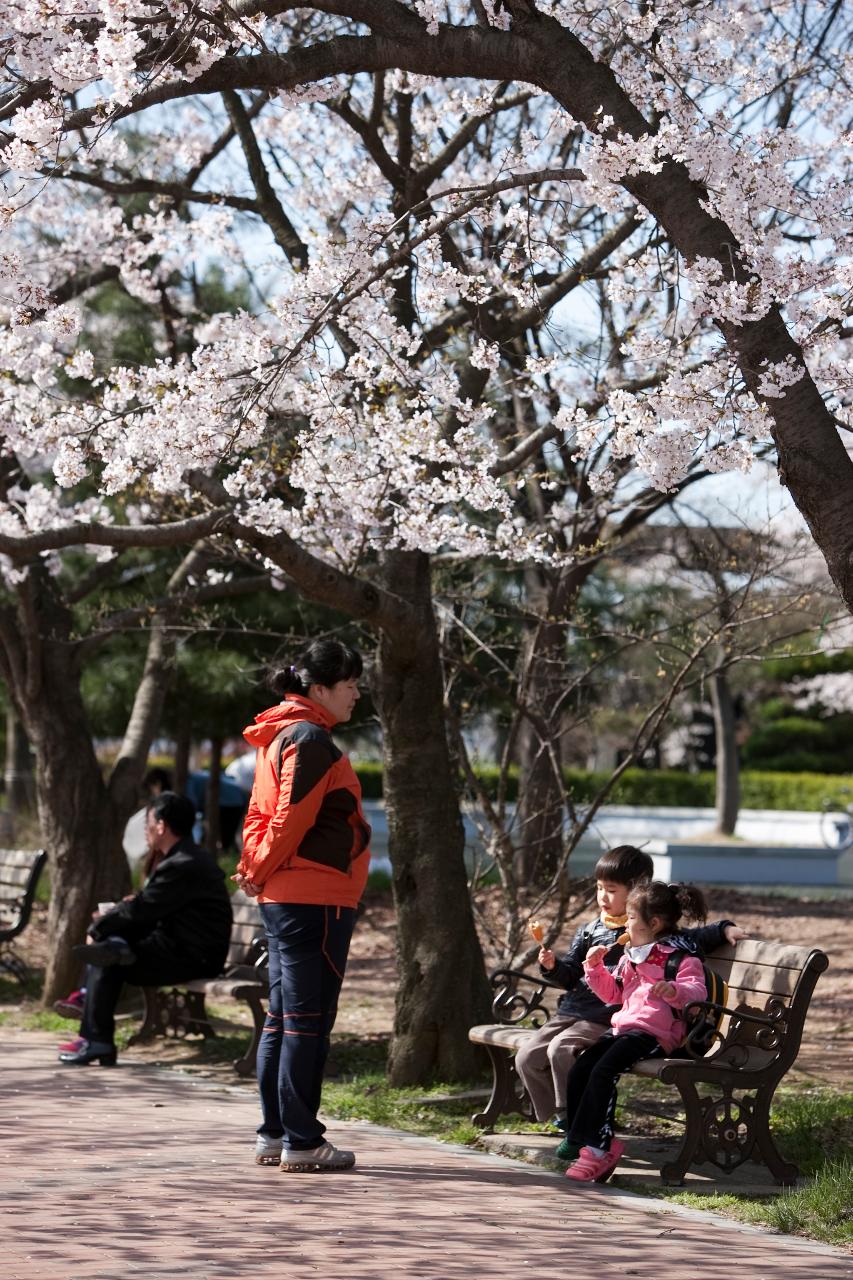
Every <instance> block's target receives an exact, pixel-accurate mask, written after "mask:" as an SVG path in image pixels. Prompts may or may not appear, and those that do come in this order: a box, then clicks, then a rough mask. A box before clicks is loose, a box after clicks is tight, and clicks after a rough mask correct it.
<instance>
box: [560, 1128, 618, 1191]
mask: <svg viewBox="0 0 853 1280" xmlns="http://www.w3.org/2000/svg"><path fill="white" fill-rule="evenodd" d="M624 1152H625V1143H624V1142H620V1141H619V1139H618V1138H614V1139H613V1141H612V1142H611V1144H610V1150H609V1151H605V1153H604V1155H603V1156H597V1155H595V1153H594V1152H593V1150H592V1147H581V1153H580V1155H579V1156H578V1158H577V1160H576V1161H575V1162H574V1164H571V1165H569V1167H568V1169H567V1170H566V1177H567V1178H573V1179H574V1181H575V1182H606V1181H607V1179H608V1178H609V1177H610V1175H611V1173H612V1172H613V1170H614V1169H615V1168H616V1166H617V1164H618V1163H619V1161H620V1160H621V1158H622V1156H623V1155H624Z"/></svg>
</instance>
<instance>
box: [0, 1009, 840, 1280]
mask: <svg viewBox="0 0 853 1280" xmlns="http://www.w3.org/2000/svg"><path fill="white" fill-rule="evenodd" d="M54 1043H55V1038H54V1037H51V1036H46V1035H40V1034H36V1033H20V1032H13V1031H11V1030H8V1029H5V1028H0V1054H2V1058H0V1061H2V1066H1V1067H0V1098H2V1120H0V1136H2V1146H0V1223H2V1227H3V1230H2V1234H0V1241H2V1243H0V1275H2V1276H3V1277H4V1280H18V1277H20V1278H21V1280H130V1277H143V1278H144V1280H172V1278H173V1277H182V1280H207V1278H208V1277H209V1278H210V1280H242V1278H243V1277H245V1278H246V1280H266V1278H267V1277H269V1278H272V1277H277V1280H290V1278H291V1277H297V1276H298V1277H302V1276H314V1275H322V1276H324V1277H328V1280H385V1277H406V1278H411V1280H420V1278H421V1277H424V1280H427V1278H430V1280H432V1278H436V1280H457V1278H458V1280H461V1278H462V1277H465V1280H482V1278H486V1277H487V1278H488V1280H510V1277H511V1278H512V1280H520V1278H521V1277H531V1280H562V1278H563V1277H566V1278H572V1277H578V1278H581V1277H588V1276H589V1277H594V1278H595V1280H623V1278H624V1277H630V1276H633V1277H638V1278H639V1280H652V1277H655V1278H658V1277H659V1278H660V1280H685V1278H692V1277H696V1278H697V1280H741V1278H742V1280H752V1278H753V1277H756V1278H757V1277H761V1280H788V1278H790V1280H851V1278H853V1257H850V1256H848V1255H845V1254H842V1253H839V1252H837V1251H834V1250H830V1249H824V1248H822V1247H821V1246H819V1245H809V1244H808V1243H805V1242H801V1241H797V1240H793V1239H791V1238H790V1237H782V1236H774V1235H770V1234H767V1233H764V1232H759V1231H755V1230H751V1229H749V1228H741V1227H737V1226H735V1225H733V1224H731V1223H728V1222H725V1223H724V1222H722V1221H721V1220H720V1219H717V1218H713V1217H711V1216H710V1215H708V1214H701V1213H691V1212H689V1211H684V1210H677V1209H675V1208H665V1207H663V1205H662V1204H661V1202H659V1201H654V1200H644V1199H641V1198H639V1197H636V1196H631V1195H629V1194H627V1193H625V1192H619V1191H616V1190H613V1189H611V1188H607V1187H592V1188H585V1187H574V1186H572V1184H571V1183H569V1182H567V1181H566V1179H565V1178H562V1177H559V1176H555V1175H553V1174H549V1173H546V1172H543V1171H542V1170H538V1169H530V1168H527V1167H525V1166H523V1165H519V1164H516V1163H514V1162H511V1161H507V1160H504V1159H502V1158H500V1157H498V1156H490V1155H480V1154H477V1153H475V1152H471V1151H468V1150H465V1149H463V1148H457V1147H448V1146H445V1145H443V1144H440V1143H435V1142H431V1141H429V1140H426V1139H420V1138H413V1137H410V1136H407V1135H402V1134H397V1133H393V1132H391V1131H387V1130H381V1129H377V1128H374V1127H373V1126H370V1125H363V1124H352V1125H342V1124H337V1123H336V1124H334V1125H332V1127H331V1129H330V1137H331V1138H332V1139H333V1140H334V1141H336V1142H338V1143H339V1144H341V1145H350V1146H352V1147H353V1148H355V1150H356V1151H357V1153H358V1160H359V1164H358V1167H357V1168H356V1170H354V1171H353V1172H352V1173H345V1174H322V1175H316V1174H303V1175H295V1174H291V1175H283V1174H281V1173H280V1172H279V1171H278V1170H277V1169H276V1168H259V1167H258V1166H256V1165H255V1164H254V1163H253V1162H252V1155H251V1146H252V1143H253V1141H254V1127H255V1124H256V1123H257V1117H256V1107H255V1102H254V1099H253V1097H252V1096H251V1094H249V1093H247V1092H246V1091H244V1090H242V1089H226V1088H223V1087H221V1086H216V1085H211V1084H208V1083H205V1082H202V1081H196V1080H193V1079H192V1078H191V1077H186V1076H183V1077H182V1076H179V1075H177V1074H174V1073H166V1072H162V1071H157V1070H155V1069H152V1068H148V1067H144V1066H131V1065H125V1066H119V1067H118V1068H117V1069H115V1070H105V1069H102V1068H98V1067H89V1068H85V1069H69V1068H61V1067H59V1066H58V1065H57V1064H56V1063H55V1061H54V1059H53V1055H54V1053H55V1048H54Z"/></svg>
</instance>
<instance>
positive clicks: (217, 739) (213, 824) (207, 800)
mask: <svg viewBox="0 0 853 1280" xmlns="http://www.w3.org/2000/svg"><path fill="white" fill-rule="evenodd" d="M223 741H224V739H223V736H222V734H221V733H220V734H212V735H211V739H210V769H209V771H208V775H207V787H206V788H205V794H204V844H205V847H206V848H207V849H208V850H209V851H210V852H211V853H212V854H213V856H214V857H216V856H217V855H218V854H219V853H221V851H222V833H221V830H220V825H219V779H220V778H221V776H222V744H223Z"/></svg>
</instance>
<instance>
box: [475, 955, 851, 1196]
mask: <svg viewBox="0 0 853 1280" xmlns="http://www.w3.org/2000/svg"><path fill="white" fill-rule="evenodd" d="M706 963H707V964H708V967H709V968H712V969H714V970H715V971H716V972H717V973H718V974H719V975H720V976H721V977H722V978H723V979H724V980H725V981H726V982H727V983H728V988H729V992H728V1001H727V1005H726V1013H725V1016H724V1018H723V1020H722V1022H721V1023H720V1027H719V1032H718V1035H717V1039H716V1042H715V1043H714V1044H713V1045H712V1047H711V1048H710V1049H709V1050H708V1053H707V1054H706V1055H705V1056H698V1055H694V1054H692V1053H691V1050H690V1046H689V1044H688V1045H687V1046H686V1047H685V1049H684V1050H682V1051H681V1052H682V1054H683V1055H684V1056H679V1057H672V1058H646V1059H644V1060H643V1061H642V1062H638V1063H637V1064H636V1066H635V1067H634V1068H633V1071H634V1073H635V1074H637V1075H642V1076H651V1077H654V1078H655V1079H657V1080H660V1081H662V1082H663V1083H664V1084H670V1085H674V1086H675V1087H676V1088H677V1089H678V1091H679V1093H680V1095H681V1100H682V1103H683V1106H684V1112H685V1126H684V1138H683V1141H682V1144H681V1149H680V1151H679V1152H678V1155H677V1156H676V1158H675V1160H674V1161H672V1162H671V1163H669V1164H665V1165H664V1166H663V1167H662V1169H661V1171H660V1176H661V1180H662V1181H663V1182H664V1183H667V1184H670V1185H675V1184H679V1183H682V1182H683V1181H684V1175H685V1173H686V1172H687V1170H688V1169H689V1168H690V1166H691V1165H700V1164H704V1163H705V1162H710V1163H711V1164H712V1165H715V1166H716V1168H718V1169H720V1170H721V1171H722V1172H723V1173H732V1171H733V1170H735V1169H737V1168H738V1167H739V1166H740V1165H742V1164H743V1163H744V1162H745V1161H747V1160H754V1161H756V1162H757V1163H759V1164H761V1163H763V1164H764V1165H766V1166H767V1168H768V1169H769V1170H770V1172H771V1173H772V1174H773V1177H774V1178H775V1179H776V1181H777V1182H779V1183H781V1184H783V1185H790V1184H791V1183H793V1182H795V1181H796V1179H797V1177H798V1175H799V1170H798V1168H797V1166H796V1165H794V1164H791V1163H790V1162H789V1161H786V1160H783V1159H782V1157H781V1155H780V1154H779V1151H778V1150H777V1147H776V1144H775V1142H774V1141H773V1138H772V1136H771V1134H770V1123H769V1121H770V1104H771V1101H772V1099H773V1094H774V1093H775V1091H776V1086H777V1085H778V1084H779V1081H780V1080H781V1079H782V1077H783V1076H784V1075H785V1073H786V1072H787V1071H788V1070H789V1069H790V1067H791V1066H792V1065H793V1063H794V1062H795V1060H796V1057H797V1054H798V1052H799V1048H800V1041H801V1038H802V1031H803V1023H804V1022H805V1018H806V1012H807V1011H808V1007H809V1002H810V1000H811V997H812V992H813V991H814V989H815V984H816V983H817V980H818V978H819V977H820V975H821V974H822V973H823V971H824V970H825V969H826V968H827V966H828V964H829V960H828V959H827V957H826V956H825V955H824V953H823V952H822V951H817V950H809V949H808V948H805V947H792V946H788V945H787V944H785V943H776V942H758V941H755V940H754V939H744V940H743V941H741V942H738V943H737V944H736V946H734V947H732V946H725V947H721V948H720V949H719V950H717V951H715V952H713V953H712V954H711V955H710V956H708V957H707V960H706ZM491 982H492V987H493V988H494V990H495V992H496V994H495V999H494V1001H493V1003H492V1011H493V1013H494V1015H495V1017H496V1018H497V1019H498V1020H499V1021H498V1022H497V1023H495V1024H489V1025H486V1026H480V1027H472V1028H471V1030H470V1032H469V1033H468V1034H469V1038H470V1039H471V1040H472V1041H473V1042H474V1043H475V1044H482V1045H484V1046H485V1048H486V1050H487V1051H488V1054H489V1057H490V1059H491V1063H492V1073H493V1083H492V1095H491V1097H490V1099H489V1101H488V1104H487V1106H486V1108H485V1110H484V1111H482V1112H480V1113H479V1114H478V1115H475V1116H474V1117H473V1121H474V1124H477V1125H480V1126H481V1127H484V1128H490V1127H491V1126H492V1125H494V1122H495V1120H496V1119H497V1118H498V1116H500V1115H504V1114H512V1113H516V1114H518V1113H520V1114H522V1115H527V1116H531V1115H532V1109H531V1106H530V1101H529V1099H528V1098H527V1095H526V1093H525V1090H524V1087H523V1085H522V1083H521V1080H520V1079H519V1077H518V1075H517V1073H516V1071H515V1068H514V1065H513V1055H514V1053H515V1050H516V1049H517V1048H518V1047H519V1046H520V1045H521V1044H522V1043H523V1042H524V1039H525V1038H526V1037H527V1036H528V1035H530V1034H531V1030H530V1027H535V1026H541V1025H542V1023H543V1022H544V1020H545V1018H546V1017H547V1016H548V1009H547V1007H546V997H547V994H548V992H549V989H550V990H553V989H554V984H552V983H548V982H546V981H543V980H542V979H541V978H539V977H538V976H535V975H533V974H530V973H527V972H525V971H524V970H514V969H499V970H497V971H496V972H495V973H493V974H492V976H491ZM522 984H529V985H530V986H531V987H532V988H533V989H532V991H531V992H529V993H528V992H526V991H524V990H522V989H521V987H522ZM703 1007H711V1008H719V1006H703ZM522 1022H528V1023H529V1024H530V1027H527V1028H526V1027H524V1026H521V1025H519V1024H521V1023H522Z"/></svg>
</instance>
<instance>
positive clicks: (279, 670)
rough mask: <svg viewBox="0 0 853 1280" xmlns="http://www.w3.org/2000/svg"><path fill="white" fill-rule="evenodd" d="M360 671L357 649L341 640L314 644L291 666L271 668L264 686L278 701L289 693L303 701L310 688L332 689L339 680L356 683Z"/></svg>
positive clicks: (360, 661) (317, 641) (318, 641)
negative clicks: (323, 687) (314, 686)
mask: <svg viewBox="0 0 853 1280" xmlns="http://www.w3.org/2000/svg"><path fill="white" fill-rule="evenodd" d="M363 668H364V663H363V662H362V660H361V654H360V653H359V652H358V650H357V649H351V648H350V646H349V645H346V644H342V643H341V641H340V640H314V641H312V643H311V644H309V645H308V648H307V649H305V650H304V651H303V652H302V653H301V654H300V655H299V657H298V658H297V659H296V661H295V662H294V663H293V664H292V665H290V666H287V667H273V668H271V669H270V673H269V675H268V677H267V683H268V685H269V687H270V688H271V689H272V691H273V693H275V694H277V695H278V696H279V697H280V698H286V697H287V695H288V694H290V693H296V694H300V695H301V696H302V697H305V696H306V695H307V693H308V690H309V689H310V688H311V686H312V684H322V685H324V686H325V687H326V688H327V689H331V687H332V685H335V684H337V683H338V682H339V681H340V680H357V679H358V677H359V676H360V675H361V673H362V670H363Z"/></svg>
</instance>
